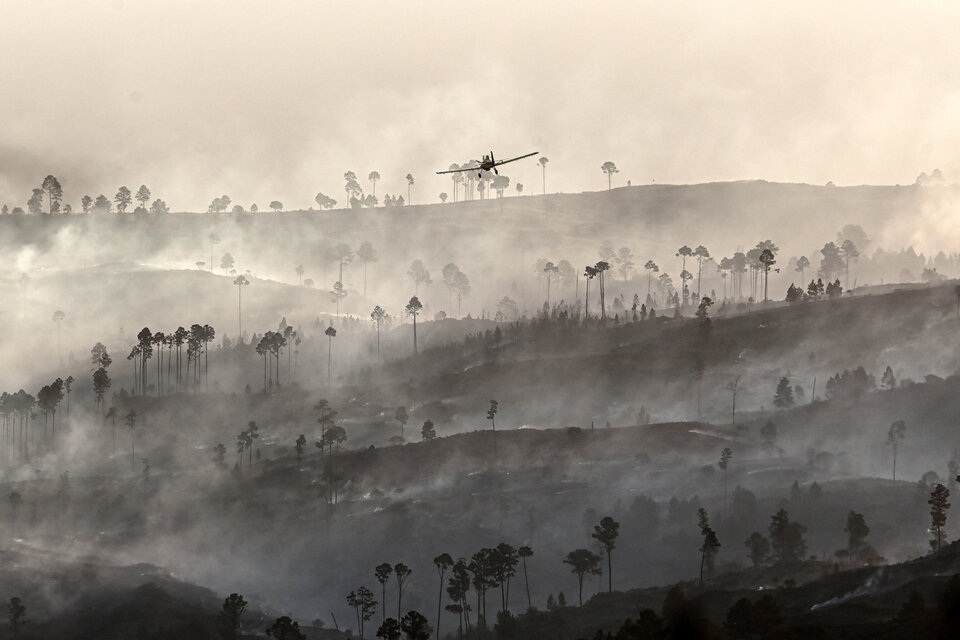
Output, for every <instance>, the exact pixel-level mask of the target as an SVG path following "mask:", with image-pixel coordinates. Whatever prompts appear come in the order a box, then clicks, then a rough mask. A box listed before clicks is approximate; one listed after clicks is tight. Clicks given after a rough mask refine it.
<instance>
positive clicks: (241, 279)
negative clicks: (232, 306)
mask: <svg viewBox="0 0 960 640" xmlns="http://www.w3.org/2000/svg"><path fill="white" fill-rule="evenodd" d="M233 284H235V285H236V286H237V340H242V339H243V288H244V287H245V286H247V285H249V284H250V281H249V280H247V278H246V277H245V276H243V275H239V276H237V277H236V278H234V279H233Z"/></svg>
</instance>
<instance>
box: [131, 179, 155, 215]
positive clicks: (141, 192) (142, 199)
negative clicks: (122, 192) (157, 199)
mask: <svg viewBox="0 0 960 640" xmlns="http://www.w3.org/2000/svg"><path fill="white" fill-rule="evenodd" d="M151 195H152V194H151V193H150V189H148V188H147V185H145V184H142V185H140V188H139V189H137V195H136V196H134V197H135V198H136V200H137V202H139V203H140V208H141V209H143V210H144V212H146V210H147V202H148V201H149V200H150V196H151Z"/></svg>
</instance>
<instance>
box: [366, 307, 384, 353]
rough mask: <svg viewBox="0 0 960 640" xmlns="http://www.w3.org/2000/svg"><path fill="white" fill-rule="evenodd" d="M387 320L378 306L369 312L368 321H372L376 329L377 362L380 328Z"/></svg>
mask: <svg viewBox="0 0 960 640" xmlns="http://www.w3.org/2000/svg"><path fill="white" fill-rule="evenodd" d="M386 318H387V312H386V311H384V310H383V308H382V307H380V305H377V306H375V307H374V308H373V311H371V312H370V319H371V320H373V324H374V325H376V327H377V361H378V362H379V361H380V328H381V327H382V326H383V321H384V320H386Z"/></svg>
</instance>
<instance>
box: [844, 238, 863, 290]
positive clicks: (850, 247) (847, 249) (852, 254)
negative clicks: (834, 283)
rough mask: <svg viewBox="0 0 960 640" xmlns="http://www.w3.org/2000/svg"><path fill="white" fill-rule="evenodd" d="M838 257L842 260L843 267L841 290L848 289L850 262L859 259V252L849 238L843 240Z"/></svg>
mask: <svg viewBox="0 0 960 640" xmlns="http://www.w3.org/2000/svg"><path fill="white" fill-rule="evenodd" d="M840 257H841V258H842V259H843V266H844V276H843V288H844V289H849V288H850V261H851V260H854V261H856V259H857V258H859V257H860V252H859V251H858V250H857V245H855V244H854V243H853V240H850V239H849V238H848V239H846V240H844V241H843V242H842V243H841V244H840Z"/></svg>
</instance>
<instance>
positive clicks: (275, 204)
mask: <svg viewBox="0 0 960 640" xmlns="http://www.w3.org/2000/svg"><path fill="white" fill-rule="evenodd" d="M270 208H271V209H273V210H274V211H277V212H279V211H280V210H281V209H283V203H282V202H280V201H279V200H273V201H271V202H270ZM252 210H253V209H252V208H251V211H252Z"/></svg>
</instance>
